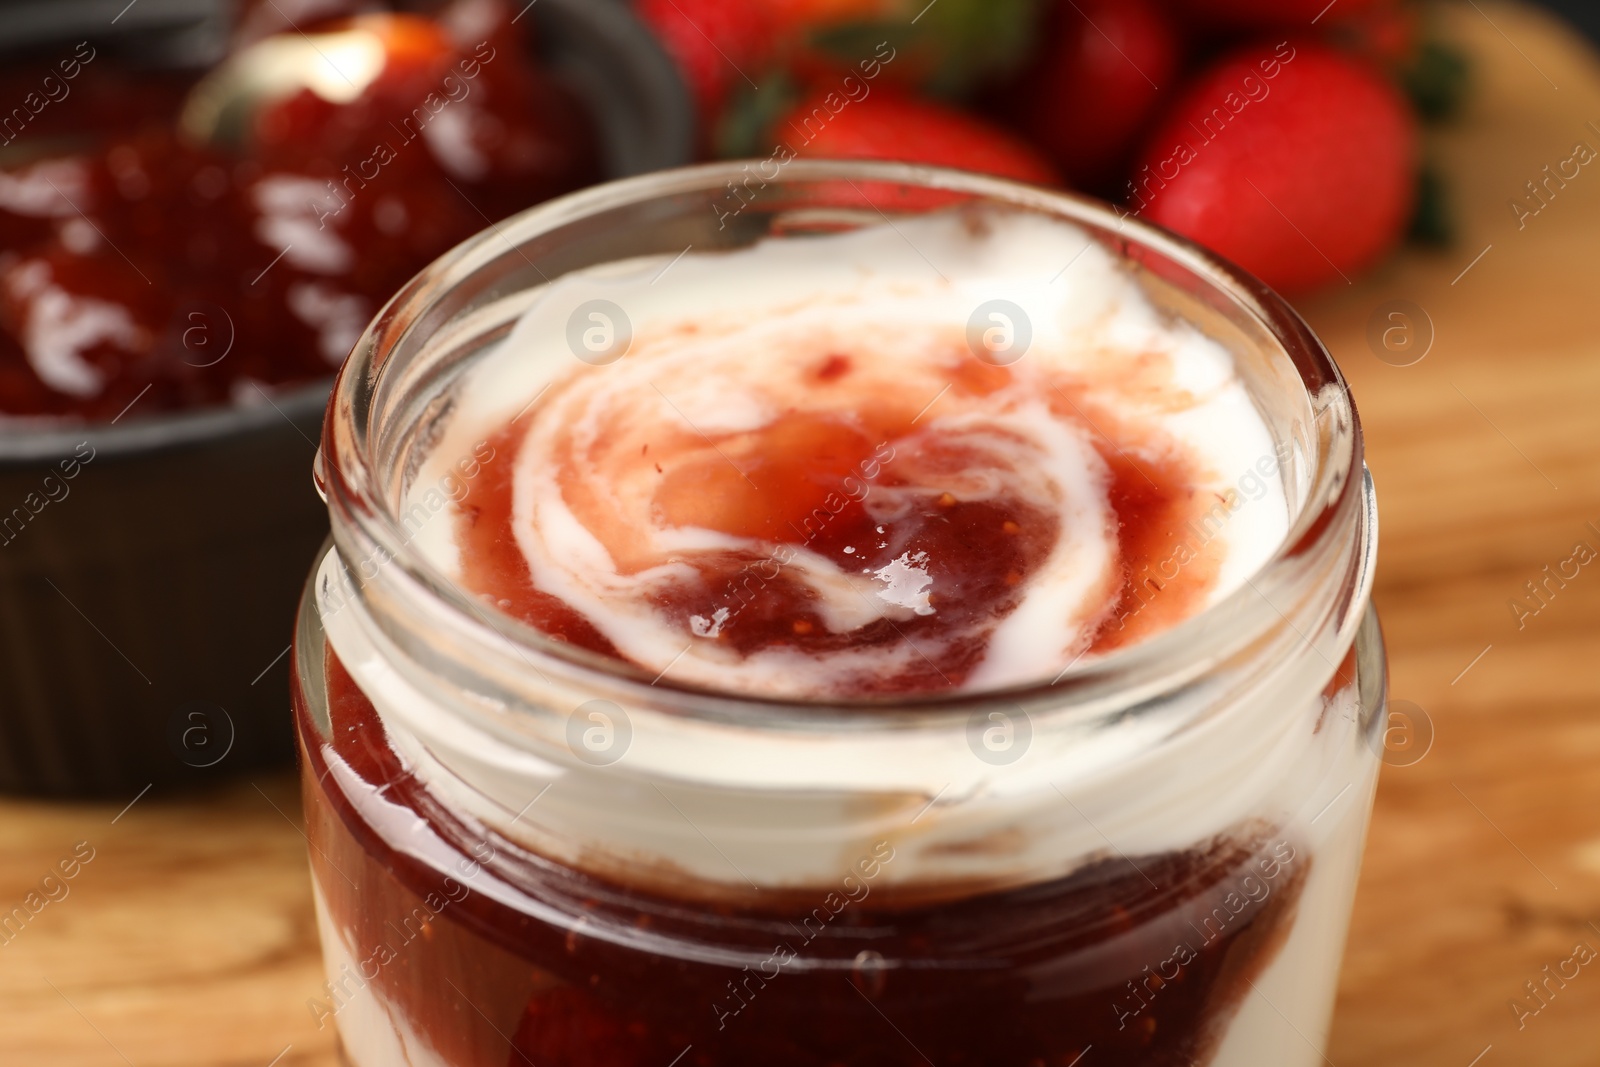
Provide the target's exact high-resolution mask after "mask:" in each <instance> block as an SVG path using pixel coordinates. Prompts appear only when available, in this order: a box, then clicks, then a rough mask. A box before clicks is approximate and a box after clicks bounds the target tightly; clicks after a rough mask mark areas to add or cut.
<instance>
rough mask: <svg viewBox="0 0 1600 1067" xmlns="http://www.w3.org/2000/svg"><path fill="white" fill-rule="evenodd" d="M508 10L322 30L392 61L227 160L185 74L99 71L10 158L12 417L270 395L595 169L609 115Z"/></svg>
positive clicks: (322, 365) (2, 209)
mask: <svg viewBox="0 0 1600 1067" xmlns="http://www.w3.org/2000/svg"><path fill="white" fill-rule="evenodd" d="M451 8H462V9H466V8H475V9H476V11H477V14H478V16H479V17H478V18H477V20H476V23H475V24H469V20H463V19H460V18H457V19H454V20H453V21H452V20H451V19H450V17H449V9H451ZM511 14H514V12H510V11H509V9H508V8H505V7H504V5H496V4H489V5H482V4H478V5H473V4H468V3H458V4H453V5H445V10H444V11H443V12H441V14H440V16H439V19H438V20H435V19H432V18H425V17H421V16H403V17H391V16H364V17H363V18H361V19H358V20H355V21H353V22H331V23H321V24H317V23H314V22H307V23H306V24H305V27H304V28H305V29H307V30H308V31H309V32H311V33H312V34H324V33H329V32H345V33H354V34H356V35H357V37H359V39H360V40H362V41H365V42H367V43H368V44H369V45H370V46H371V51H372V53H373V55H374V56H376V58H375V59H372V58H371V57H369V62H368V63H367V64H366V65H365V66H364V67H361V68H360V70H357V69H356V66H354V65H352V64H350V63H345V62H344V61H343V59H342V58H341V63H343V64H344V65H343V66H341V67H340V68H339V70H338V71H336V72H337V73H341V74H342V75H344V76H345V80H344V81H342V82H339V83H337V84H336V85H335V89H338V90H339V91H338V92H334V93H333V95H334V96H335V97H337V98H338V99H329V98H327V97H326V96H324V95H321V94H320V93H319V92H317V91H313V90H312V89H309V88H307V89H301V90H300V91H298V92H296V93H292V94H290V95H288V96H285V97H281V98H278V99H274V100H269V101H268V102H266V103H264V104H263V105H262V106H261V107H260V108H259V109H258V111H257V112H256V113H254V115H253V116H252V118H251V120H250V121H249V123H248V124H247V126H246V128H245V129H243V130H241V131H236V140H237V145H236V146H234V147H230V148H228V149H226V150H224V149H222V148H217V147H210V146H204V145H199V144H196V143H192V142H191V141H189V140H187V139H185V138H184V137H183V136H180V135H179V133H178V132H177V111H178V107H179V103H180V96H179V93H178V92H177V91H176V87H171V88H169V87H167V86H166V82H165V81H164V80H162V79H160V78H157V79H156V81H157V82H158V84H157V85H156V86H153V87H147V88H144V89H137V88H133V89H131V90H130V91H129V92H128V93H126V94H123V93H113V92H108V91H106V90H105V87H106V86H111V85H117V84H119V83H137V82H139V81H140V77H139V76H137V75H134V74H130V73H128V72H126V71H122V70H119V69H116V68H115V67H114V63H115V61H114V60H113V59H111V58H109V57H101V58H94V57H92V56H91V57H90V58H89V60H88V61H87V62H84V63H81V64H80V69H79V72H78V73H77V75H76V77H75V78H74V79H73V80H72V81H71V82H69V83H68V84H69V85H70V86H71V87H72V89H73V90H74V91H72V92H70V93H69V94H68V95H66V96H65V97H64V98H63V99H62V100H61V101H60V102H59V103H55V104H52V105H51V106H50V107H49V108H48V109H46V110H44V111H43V112H42V113H41V114H40V115H39V118H38V121H37V122H36V123H34V124H31V125H30V126H29V127H28V128H27V129H25V130H24V131H23V132H22V134H21V136H20V137H19V138H18V139H17V140H15V141H14V142H13V143H12V144H10V145H8V146H7V152H8V153H9V159H10V160H13V161H14V162H12V163H11V164H10V165H8V166H6V168H5V169H4V170H0V416H44V417H55V418H60V417H75V418H83V419H90V420H108V419H114V418H117V417H119V416H120V414H121V413H122V412H123V411H124V410H128V409H130V405H134V404H137V407H136V408H135V409H133V410H134V414H150V413H154V412H157V411H161V410H164V409H165V410H170V409H174V408H183V407H193V406H199V405H207V404H217V403H227V402H230V401H233V402H240V403H261V402H263V397H264V396H266V395H268V394H269V393H270V390H271V388H272V387H274V386H280V385H284V384H289V383H295V382H304V381H310V380H315V379H318V378H322V377H325V376H327V375H329V374H331V373H332V371H333V370H334V369H335V368H337V367H338V365H339V364H340V363H341V362H342V361H343V359H344V357H345V355H346V354H347V353H348V352H349V350H350V348H351V346H352V345H353V344H354V342H355V340H356V338H357V337H358V336H359V334H360V331H361V330H362V329H363V328H364V327H365V325H366V323H367V321H368V320H369V319H370V317H371V316H372V315H373V313H375V312H376V310H377V309H378V307H379V306H381V304H382V302H383V301H384V300H385V299H387V298H388V297H389V295H391V294H392V293H393V292H394V290H395V289H396V288H398V287H399V286H400V285H401V284H402V283H404V281H405V280H406V279H407V278H409V277H410V276H411V275H412V274H413V273H415V272H416V271H417V270H419V269H421V268H422V267H423V266H425V265H426V264H427V263H428V262H430V261H431V260H432V259H434V258H435V257H437V256H438V255H440V254H441V253H442V252H444V251H445V250H447V249H448V248H450V247H451V246H452V245H454V244H456V243H457V242H459V241H461V240H463V239H464V238H466V237H468V236H469V235H471V234H472V233H475V232H476V231H478V230H480V229H482V228H483V227H484V226H485V225H487V224H488V223H489V222H491V221H493V220H496V219H500V218H503V217H504V216H506V215H507V214H510V213H511V212H513V211H516V210H518V209H520V208H522V207H526V206H528V205H530V204H533V203H535V202H537V201H539V200H542V199H545V198H547V197H550V196H553V195H555V194H557V193H561V192H565V191H567V190H570V189H573V188H576V187H578V186H579V185H582V184H585V183H586V182H588V181H591V180H593V179H594V178H595V177H596V174H595V155H594V146H593V137H592V134H591V131H590V129H589V122H588V119H587V117H586V116H584V115H583V114H582V113H581V111H580V109H579V107H578V105H577V104H576V102H575V101H574V100H572V99H571V98H570V97H569V95H568V94H567V93H566V92H565V90H563V89H562V88H561V87H560V86H558V85H556V84H555V83H553V82H552V81H551V80H550V79H549V78H548V77H547V76H546V75H545V74H544V73H543V72H542V71H541V70H539V69H538V68H537V67H536V66H535V65H534V64H533V62H532V60H531V58H530V51H529V43H528V41H527V39H526V35H525V34H524V33H523V32H522V30H523V29H524V28H525V26H526V23H524V24H523V26H512V25H510V22H509V17H510V15H511ZM484 16H489V17H487V18H486V17H484ZM287 36H289V37H293V38H295V39H297V40H298V39H299V35H298V34H296V33H295V32H294V31H287ZM268 43H271V42H268ZM91 51H92V49H91ZM330 62H332V61H331V60H330ZM345 68H349V69H348V70H347V69H345ZM358 83H359V84H358ZM341 87H342V88H341ZM345 90H348V91H345ZM129 101H136V102H137V101H142V102H143V103H141V104H139V106H138V107H137V108H135V109H134V110H133V111H131V112H130V106H131V105H130V103H129Z"/></svg>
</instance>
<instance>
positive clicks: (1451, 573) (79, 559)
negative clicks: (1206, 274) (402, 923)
mask: <svg viewBox="0 0 1600 1067" xmlns="http://www.w3.org/2000/svg"><path fill="white" fill-rule="evenodd" d="M1597 38H1600V7H1597V6H1596V5H1594V4H1592V3H1583V2H1579V0H1561V2H1557V0H1551V2H1550V3H1548V4H1544V5H1538V4H1534V3H1531V2H1524V0H1333V2H1331V3H1330V2H1329V0H932V2H931V3H930V2H928V0H632V2H627V0H533V2H528V0H440V2H429V3H406V4H377V3H361V2H355V0H242V2H239V3H231V2H218V0H132V2H129V0H108V2H101V0H0V58H3V60H4V62H0V1065H9V1064H13V1063H15V1064H27V1065H33V1064H41V1063H49V1064H66V1065H76V1064H84V1065H89V1064H96V1065H98V1064H117V1063H127V1064H137V1065H140V1067H143V1065H145V1064H151V1065H154V1064H162V1065H181V1067H189V1065H194V1067H200V1065H208V1067H209V1065H234V1064H238V1065H247V1064H257V1065H267V1064H277V1065H282V1067H289V1065H319V1067H331V1065H333V1064H336V1063H337V1062H338V1059H337V1052H336V1049H335V1040H334V1035H333V1031H332V1029H331V1028H326V1029H319V1027H318V1025H317V1022H316V1016H315V1013H313V1012H310V1011H308V1010H307V1008H306V1002H307V1000H308V999H309V998H312V997H314V996H316V995H317V994H318V993H319V991H320V988H321V982H322V977H323V976H322V973H321V962H320V957H319V954H318V949H317V943H316V934H315V926H314V923H313V919H312V914H311V903H310V887H309V883H308V881H307V877H306V868H305V856H304V850H305V841H304V838H303V836H302V835H301V832H300V829H299V818H300V815H299V801H298V791H297V788H296V784H295V780H294V775H293V770H292V750H291V746H290V732H289V717H288V714H287V707H288V673H287V670H288V669H287V657H286V653H287V652H288V648H287V646H288V642H289V637H290V631H291V625H292V620H293V611H294V606H295V604H296V602H297V600H298V597H299V592H300V588H301V585H302V583H303V581H304V578H305V573H306V571H307V568H308V567H309V564H310V561H311V557H312V554H313V553H314V551H315V549H316V547H317V545H318V544H319V543H320V542H321V540H322V538H323V537H324V536H325V534H326V522H325V518H324V512H323V507H322V503H321V501H320V500H319V499H318V497H317V495H316V493H315V490H314V486H313V483H312V479H311V468H312V462H313V459H314V457H315V455H316V451H317V448H316V440H317V436H318V432H319V426H320V422H321V414H322V407H323V405H324V403H325V400H326V396H327V389H328V383H329V381H330V379H331V375H332V374H333V372H334V371H335V370H336V368H337V367H338V365H339V363H340V362H341V361H342V359H343V357H344V355H345V354H346V353H347V352H348V351H349V348H350V346H351V344H353V342H354V340H355V338H356V336H357V335H358V334H359V332H360V330H361V329H362V328H363V327H364V325H365V324H366V322H367V321H368V320H369V319H370V318H371V316H372V315H373V314H374V313H376V311H377V310H378V309H379V308H380V307H381V306H382V304H383V302H384V301H385V300H387V299H388V297H389V296H390V295H392V294H393V293H394V292H395V291H396V290H397V289H398V288H399V287H401V286H402V285H403V284H404V283H405V281H406V280H407V279H408V278H409V277H410V276H411V275H412V274H413V273H415V272H416V271H417V270H418V269H420V268H421V267H422V266H424V265H425V264H427V263H428V262H429V261H431V260H432V259H434V258H435V257H436V256H438V255H440V254H441V253H443V252H444V251H446V250H448V249H449V248H450V247H452V246H453V245H454V244H456V243H457V242H459V241H461V240H463V239H465V238H466V237H468V236H470V235H472V234H473V233H475V232H477V231H479V230H481V229H483V228H484V227H486V226H490V225H493V224H494V223H495V222H497V221H498V220H500V219H502V218H505V217H506V216H508V215H511V214H514V213H515V212H517V211H519V210H521V209H523V208H526V207H528V206H531V205H532V204H535V203H538V202H540V201H542V200H545V199H548V198H550V197H552V196H556V195H560V194H562V193H564V192H568V191H571V190H575V189H578V188H582V187H584V186H586V185H589V184H591V183H594V182H597V181H601V180H605V179H608V178H617V177H623V176H627V175H631V174H638V173H643V172H647V171H650V170H654V169H659V168H663V167H670V166H677V165H681V164H684V163H688V162H692V161H695V160H704V159H712V158H750V159H752V160H753V161H767V162H775V163H777V164H781V163H782V162H784V161H786V160H787V159H790V158H796V157H817V158H821V157H829V156H847V157H859V158H888V159H908V160H913V161H918V162H926V163H932V164H939V165H946V166H955V167H963V168H967V169H973V170H982V171H987V172H990V173H995V174H1000V175H1003V176H1007V177H1012V178H1016V179H1019V180H1023V181H1030V182H1037V183H1040V184H1045V185H1050V186H1059V187H1062V188H1067V189H1071V190H1075V191H1077V192H1080V193H1083V194H1086V195H1091V196H1097V197H1103V198H1106V199H1109V200H1111V201H1113V202H1114V203H1116V204H1118V205H1119V206H1120V209H1121V210H1123V211H1125V212H1126V213H1128V214H1129V215H1132V216H1136V217H1138V218H1140V219H1143V220H1146V221H1149V222H1153V223H1156V224H1159V225H1162V226H1166V227H1170V228H1172V229H1174V230H1177V231H1178V232H1180V233H1183V234H1185V235H1187V236H1189V237H1191V238H1193V239H1195V240H1197V241H1199V242H1201V243H1203V244H1205V245H1207V246H1209V247H1211V248H1213V249H1215V250H1216V251H1218V252H1219V253H1221V254H1223V255H1225V256H1228V257H1230V258H1232V259H1235V260H1236V261H1238V262H1239V263H1241V264H1242V265H1244V266H1245V267H1247V268H1248V269H1250V270H1252V271H1254V272H1256V273H1257V274H1259V275H1260V276H1261V277H1262V278H1263V279H1265V280H1266V281H1268V282H1269V283H1270V284H1272V285H1273V286H1275V287H1277V288H1279V289H1280V290H1281V291H1283V292H1284V293H1285V295H1286V296H1288V297H1289V298H1290V299H1291V301H1293V302H1294V304H1295V305H1296V307H1297V308H1298V309H1299V310H1300V311H1301V312H1302V314H1304V315H1305V316H1306V318H1307V319H1308V321H1309V322H1310V323H1311V324H1312V326H1313V327H1314V328H1315V329H1316V330H1317V331H1318V333H1319V335H1320V336H1321V337H1322V338H1323V339H1324V341H1325V342H1326V343H1327V345H1328V346H1329V348H1330V350H1332V352H1333V353H1334V356H1335V358H1336V359H1337V360H1338V362H1339V364H1340V366H1341V367H1342V368H1343V370H1344V371H1345V373H1346V375H1347V377H1348V378H1349V379H1350V382H1351V385H1352V389H1353V391H1354V394H1355V397H1356V400H1357V403H1358V405H1359V407H1360V409H1361V413H1362V417H1363V423H1364V428H1365V432H1366V434H1367V444H1368V460H1369V464H1370V466H1371V469H1372V471H1373V475H1374V478H1375V480H1376V483H1377V487H1378V495H1379V501H1380V509H1381V515H1382V523H1381V525H1382V530H1381V547H1380V568H1379V576H1378V585H1377V590H1376V593H1375V596H1376V600H1377V604H1378V608H1379V611H1380V614H1381V616H1382V618H1383V620H1384V623H1385V627H1386V631H1387V638H1388V643H1389V651H1390V655H1391V697H1392V705H1391V716H1390V732H1389V737H1388V747H1387V748H1386V752H1385V762H1386V763H1387V764H1388V766H1387V767H1386V768H1385V771H1384V775H1383V779H1382V782H1381V784H1380V788H1379V795H1378V804H1377V809H1376V813H1375V815H1374V820H1373V825H1372V830H1371V835H1370V839H1369V847H1368V853H1367V858H1366V862H1365V867H1364V872H1363V879H1362V882H1361V888H1360V892H1359V896H1358V900H1357V905H1356V916H1355V921H1354V926H1353V928H1352V933H1351V937H1350V942H1349V947H1348V951H1347V956H1346V965H1345V970H1344V976H1343V980H1342V986H1341V997H1340V1002H1339V1006H1338V1010H1337V1013H1336V1018H1335V1023H1334V1032H1333V1037H1332V1044H1331V1046H1330V1049H1329V1054H1328V1059H1329V1061H1330V1063H1334V1064H1337V1065H1339V1067H1360V1065H1390V1064H1406V1065H1434V1064H1438V1065H1452V1067H1470V1065H1474V1064H1480V1063H1481V1064H1485V1065H1490V1064H1495V1063H1517V1064H1549V1065H1568V1064H1571V1065H1579V1064H1585V1065H1586V1064H1591V1063H1593V1062H1594V1060H1595V1054H1594V1052H1593V1051H1592V1050H1593V1047H1594V1043H1595V1041H1596V1039H1597V1038H1600V1021H1597V1020H1600V976H1595V977H1589V976H1588V970H1590V969H1591V968H1589V967H1588V966H1587V965H1584V966H1582V967H1580V971H1579V975H1578V977H1577V978H1569V979H1567V980H1565V981H1557V980H1551V979H1550V978H1549V974H1550V971H1551V969H1552V968H1556V967H1557V966H1558V965H1561V964H1563V963H1564V961H1569V960H1576V959H1579V958H1592V957H1593V956H1594V955H1595V953H1596V950H1600V814H1597V813H1600V772H1597V771H1596V770H1595V768H1596V767H1597V766H1600V720H1597V717H1596V711H1597V701H1600V666H1597V663H1600V659H1597V657H1596V656H1595V654H1594V653H1595V646H1596V640H1597V638H1600V578H1596V577H1595V574H1596V573H1600V571H1597V570H1596V569H1595V568H1592V567H1590V566H1589V564H1590V563H1591V562H1592V561H1593V560H1594V559H1596V557H1597V555H1600V443H1597V439H1596V429H1597V427H1600V422H1597V419H1596V416H1595V412H1596V410H1597V405H1600V350H1597V342H1596V330H1595V327H1594V325H1593V321H1592V313H1591V311H1590V308H1591V306H1592V303H1593V299H1594V297H1593V294H1594V292H1595V289H1596V285H1597V283H1600V251H1597V249H1600V243H1597V240H1596V238H1597V237H1600V177H1595V176H1592V175H1590V173H1589V171H1588V167H1589V164H1590V163H1592V162H1593V161H1594V160H1595V159H1596V158H1597V157H1600V57H1597V53H1596V51H1595V49H1596V47H1597V45H1596V39H1597ZM752 165H753V166H754V165H757V164H756V163H754V162H753V164H752ZM69 868H70V869H71V871H72V872H73V873H72V874H71V875H68V874H67V873H66V872H67V871H68V869H69ZM1569 971H1570V967H1569Z"/></svg>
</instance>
